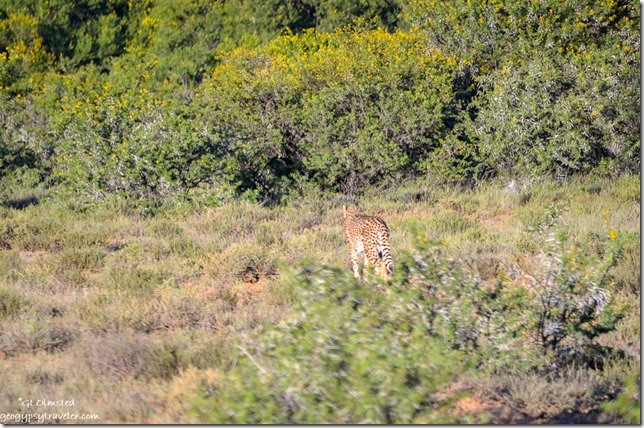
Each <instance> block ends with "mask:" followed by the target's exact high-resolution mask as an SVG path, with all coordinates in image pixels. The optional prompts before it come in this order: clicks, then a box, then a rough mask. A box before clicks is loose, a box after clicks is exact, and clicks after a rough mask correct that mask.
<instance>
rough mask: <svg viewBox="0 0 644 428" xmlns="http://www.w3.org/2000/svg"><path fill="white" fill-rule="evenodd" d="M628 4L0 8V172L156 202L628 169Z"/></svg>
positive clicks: (244, 1) (105, 3) (117, 3)
mask: <svg viewBox="0 0 644 428" xmlns="http://www.w3.org/2000/svg"><path fill="white" fill-rule="evenodd" d="M638 17H639V11H638V9H637V7H636V6H635V5H634V4H633V3H632V2H626V1H621V0H620V1H617V0H587V1H584V2H582V3H579V2H575V1H572V0H566V1H555V0H547V1H540V2H520V1H515V0H512V1H506V2H501V1H499V0H492V1H487V0H476V1H472V0H457V1H438V0H414V1H411V0H410V1H400V2H397V1H393V2H392V1H381V0H363V1H360V2H346V1H343V0H315V1H313V0H310V1H309V0H307V1H304V0H302V1H299V0H298V1H287V0H271V1H266V2H257V1H253V0H230V1H216V2H206V1H202V0H199V1H194V2H177V1H174V0H159V1H155V2H151V1H150V2H148V1H144V2H124V1H123V0H101V1H82V2H76V3H73V4H72V3H70V2H67V1H64V0H55V1H49V0H47V1H44V0H30V1H29V2H26V3H25V2H14V1H9V2H5V4H3V6H2V8H1V9H0V35H1V36H2V37H0V40H1V42H0V105H1V106H2V111H3V113H2V115H1V117H0V124H1V125H2V131H3V133H2V136H1V137H0V165H1V166H2V172H1V173H0V174H1V175H2V178H0V179H1V180H2V181H3V183H5V186H16V185H22V186H25V187H33V186H35V185H40V186H42V187H46V188H52V187H53V188H56V192H57V193H58V194H59V195H66V194H74V195H77V194H80V195H82V196H84V197H86V199H88V200H90V201H92V200H96V199H100V198H104V197H106V196H107V195H113V194H118V195H123V194H129V195H130V199H131V200H141V198H143V199H146V200H148V201H147V202H141V203H143V204H150V205H155V204H156V205H159V204H162V203H165V202H168V201H169V200H170V199H173V198H174V196H173V197H172V198H171V197H169V195H178V198H179V199H191V198H194V199H200V200H202V201H204V203H208V204H217V203H220V202H221V200H222V199H224V198H225V197H227V196H228V195H230V194H231V192H235V193H236V194H237V195H238V196H242V195H243V196H244V197H249V198H251V199H259V200H261V201H270V202H277V201H283V200H286V199H288V198H292V197H298V196H301V195H302V194H305V193H309V192H325V191H329V190H331V191H340V192H343V193H345V194H354V195H357V194H361V193H362V191H363V189H365V188H366V187H368V186H370V185H387V184H392V183H398V182H400V181H401V180H404V179H408V178H415V177H427V178H430V179H433V180H434V181H436V180H447V181H450V182H471V181H475V180H484V179H486V178H489V177H491V176H502V177H507V178H515V179H516V178H519V179H525V180H527V181H530V180H534V179H538V178H541V177H543V176H546V175H551V176H569V175H573V174H579V173H589V172H594V173H600V174H603V175H608V176H612V177H614V176H617V175H620V174H623V173H629V172H634V171H638V170H639V165H640V161H639V156H638V154H639V149H640V141H639V140H640V138H639V125H640V115H639V99H640V89H639V81H638V70H639V50H640V44H639V19H638ZM123 143H126V146H127V147H128V149H125V150H124V146H123Z"/></svg>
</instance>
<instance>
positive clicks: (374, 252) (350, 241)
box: [344, 206, 394, 279]
mask: <svg viewBox="0 0 644 428" xmlns="http://www.w3.org/2000/svg"><path fill="white" fill-rule="evenodd" d="M344 237H345V238H346V241H347V245H348V246H349V252H350V253H351V266H352V268H353V273H354V275H355V276H356V277H357V278H359V277H360V265H359V263H358V261H359V260H358V259H359V256H360V254H364V256H365V259H366V260H368V261H369V263H370V264H371V265H372V266H373V267H374V268H375V270H376V273H377V274H380V275H382V276H383V277H384V278H385V279H387V278H388V275H389V274H390V273H391V272H392V271H393V268H394V263H393V261H392V259H391V248H390V247H389V228H388V227H387V224H386V223H385V222H384V220H382V219H381V218H378V217H374V216H369V215H365V214H363V213H362V212H361V211H360V210H359V209H358V208H356V207H346V206H345V207H344Z"/></svg>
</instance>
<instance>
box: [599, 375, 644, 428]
mask: <svg viewBox="0 0 644 428" xmlns="http://www.w3.org/2000/svg"><path fill="white" fill-rule="evenodd" d="M640 391H641V386H640V379H633V378H626V379H625V380H624V390H623V391H622V392H621V393H620V394H619V395H618V396H617V398H616V399H615V400H613V401H606V402H604V403H602V408H603V410H605V411H607V412H609V413H615V414H617V415H618V416H619V417H620V418H621V419H622V420H623V423H627V424H639V423H640V421H641V417H642V416H641V412H642V407H641V406H642V404H641V398H640V394H641V392H640Z"/></svg>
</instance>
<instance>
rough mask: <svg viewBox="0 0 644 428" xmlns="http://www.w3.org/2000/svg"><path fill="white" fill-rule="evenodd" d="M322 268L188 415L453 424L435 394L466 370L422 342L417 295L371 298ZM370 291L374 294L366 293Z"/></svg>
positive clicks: (426, 339)
mask: <svg viewBox="0 0 644 428" xmlns="http://www.w3.org/2000/svg"><path fill="white" fill-rule="evenodd" d="M349 275H350V273H347V272H341V271H337V270H334V269H329V268H321V269H307V268H305V269H303V270H301V271H299V272H298V273H296V275H295V276H294V277H293V279H292V281H295V282H296V283H297V286H298V287H299V288H300V293H301V294H302V300H301V301H300V302H299V303H298V304H297V307H296V311H295V316H294V317H293V318H292V319H290V320H287V321H285V322H284V323H283V324H281V325H280V326H278V327H275V328H268V329H266V330H265V331H263V333H262V334H261V336H260V338H259V339H258V340H257V341H253V340H252V339H248V340H246V341H244V342H242V343H240V344H239V346H238V349H239V352H240V356H241V358H240V360H239V363H238V364H237V365H236V366H235V367H233V368H232V369H231V370H230V371H229V372H228V373H227V375H226V377H225V378H222V379H221V382H219V383H216V384H213V385H204V386H203V387H202V388H201V389H200V390H199V397H198V398H197V399H196V400H195V402H194V403H193V408H192V412H193V413H194V414H195V415H197V416H198V418H199V420H200V421H208V422H213V423H359V422H361V423H397V422H398V423H411V422H421V423H422V422H425V423H430V422H439V421H449V420H452V419H451V418H453V417H452V416H451V415H449V414H448V413H447V412H446V411H445V409H441V408H439V406H437V403H436V401H435V399H434V398H433V395H432V394H433V393H434V392H436V391H438V390H439V389H440V388H441V387H442V386H444V385H446V384H447V383H448V382H450V381H451V380H452V379H453V378H454V377H455V376H456V374H457V373H458V372H459V370H460V369H461V367H462V366H463V364H466V362H465V361H464V360H463V359H462V357H461V354H460V353H459V352H457V351H448V350H447V349H446V348H445V347H444V345H443V344H442V342H441V341H440V339H437V338H433V337H431V335H429V334H428V331H427V324H426V314H425V311H424V310H425V307H424V305H423V304H422V303H421V304H417V303H416V302H415V301H414V299H413V297H415V295H414V293H411V292H410V291H409V290H406V289H403V288H392V292H391V293H390V294H384V293H381V292H378V291H377V290H376V289H375V288H373V287H370V286H366V287H365V286H364V285H362V284H359V283H357V282H356V281H355V280H354V279H353V278H351V277H350V276H349ZM372 285H373V284H372Z"/></svg>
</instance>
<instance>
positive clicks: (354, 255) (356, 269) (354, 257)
mask: <svg viewBox="0 0 644 428" xmlns="http://www.w3.org/2000/svg"><path fill="white" fill-rule="evenodd" d="M351 268H352V269H353V275H354V276H355V277H356V278H360V263H358V252H357V251H355V250H351Z"/></svg>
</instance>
